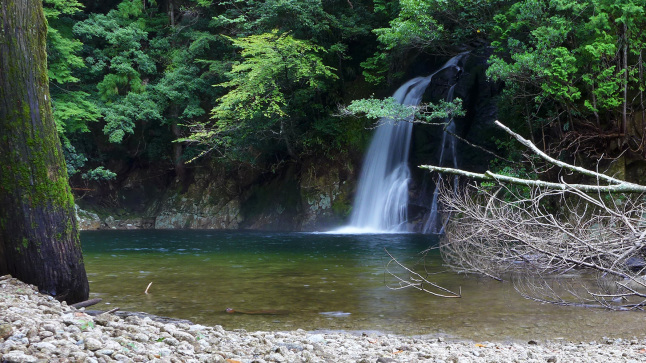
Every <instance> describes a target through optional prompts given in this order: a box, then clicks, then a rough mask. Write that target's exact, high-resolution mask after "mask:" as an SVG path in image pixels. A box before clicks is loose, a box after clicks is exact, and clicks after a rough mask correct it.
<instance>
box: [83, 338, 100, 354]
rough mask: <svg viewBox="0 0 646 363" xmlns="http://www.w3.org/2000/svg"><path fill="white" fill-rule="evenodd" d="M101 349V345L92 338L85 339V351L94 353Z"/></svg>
mask: <svg viewBox="0 0 646 363" xmlns="http://www.w3.org/2000/svg"><path fill="white" fill-rule="evenodd" d="M101 348H103V343H101V342H100V341H99V340H97V339H94V338H87V339H85V349H87V350H91V351H95V350H99V349H101Z"/></svg>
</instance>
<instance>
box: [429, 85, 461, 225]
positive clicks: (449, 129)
mask: <svg viewBox="0 0 646 363" xmlns="http://www.w3.org/2000/svg"><path fill="white" fill-rule="evenodd" d="M454 89H455V85H453V86H451V88H450V89H449V92H448V94H447V96H446V100H447V101H449V102H450V101H453V92H454ZM445 121H447V120H445ZM448 121H449V123H448V124H447V125H446V130H445V131H444V133H443V134H442V143H441V144H440V158H439V160H438V161H437V166H446V162H445V157H446V159H449V158H450V160H451V166H452V167H453V168H455V169H457V168H458V157H457V152H456V149H455V136H454V135H455V122H454V121H453V120H448ZM442 181H443V179H442V174H438V178H437V182H436V184H435V190H434V191H433V200H432V201H431V211H430V213H429V217H428V219H427V220H426V222H425V223H424V227H423V228H422V232H423V233H442V220H441V215H440V212H439V208H438V204H439V203H438V199H439V194H440V189H439V184H440V183H441V182H442ZM457 184H458V177H457V175H455V176H453V185H454V187H457Z"/></svg>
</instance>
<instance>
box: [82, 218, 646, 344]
mask: <svg viewBox="0 0 646 363" xmlns="http://www.w3.org/2000/svg"><path fill="white" fill-rule="evenodd" d="M436 238H437V237H435V236H433V235H421V234H374V235H366V234H361V235H342V234H327V233H297V232H287V233H280V232H257V231H211V230H209V231H206V230H132V231H85V232H81V241H82V244H83V250H84V255H85V267H86V270H87V273H88V278H89V280H90V290H91V296H90V297H91V298H96V297H100V298H102V299H103V302H102V303H101V304H99V305H95V306H93V307H91V308H89V309H99V310H109V309H112V308H115V307H119V308H120V309H121V310H130V311H143V312H146V313H150V314H156V315H162V316H168V317H173V318H182V319H189V320H191V321H193V322H196V323H200V324H206V325H216V324H217V325H222V326H223V327H224V328H225V329H228V330H233V329H245V330H247V331H255V330H274V331H281V330H295V329H304V330H309V331H312V330H324V331H325V330H346V331H360V332H373V331H379V332H388V333H396V334H404V335H423V334H432V335H437V336H445V337H449V338H467V339H474V340H498V341H499V340H518V339H520V340H530V339H533V340H535V339H559V338H563V339H567V340H574V341H579V340H580V341H590V340H601V339H602V337H606V336H607V337H621V338H631V337H633V336H641V335H642V334H643V326H644V324H645V323H646V313H643V312H610V311H605V310H599V309H585V308H574V307H562V306H555V305H549V304H540V303H537V302H534V301H529V300H526V299H523V298H522V297H521V296H520V295H519V294H518V293H517V292H516V291H515V290H514V288H513V285H512V284H511V283H500V282H496V281H493V280H490V279H485V278H478V277H466V276H462V275H458V274H456V273H453V272H451V271H447V270H446V269H445V268H444V267H443V266H442V259H441V257H440V254H439V252H438V251H437V250H436V249H431V250H430V251H429V252H428V253H426V254H422V253H421V252H422V251H424V250H427V249H428V248H429V247H433V246H436V245H437V239H436ZM386 250H387V251H388V252H389V253H391V254H392V255H393V256H395V257H396V258H397V259H398V260H399V261H400V262H402V263H403V264H404V265H406V266H408V267H411V268H413V267H415V270H416V271H420V272H421V271H426V272H425V273H429V274H430V275H428V279H429V281H432V282H435V283H438V284H439V285H441V286H443V287H445V288H448V289H450V290H453V291H460V290H461V292H462V298H459V299H446V298H438V297H434V296H431V295H429V294H427V293H424V292H420V291H418V290H414V289H412V288H407V289H393V287H397V286H398V285H397V280H396V279H395V278H394V277H393V276H391V275H390V274H389V273H387V272H386V264H387V263H388V261H389V260H390V258H389V257H388V254H387V253H386ZM424 256H425V258H424ZM423 258H424V260H422V259H423ZM391 266H392V265H391ZM393 272H394V273H396V274H397V275H398V276H400V277H402V278H404V279H405V278H407V276H408V275H407V274H406V272H405V271H403V270H402V269H399V270H397V269H394V270H393ZM151 282H152V284H151V285H150V288H149V290H148V294H145V293H144V291H145V290H146V288H147V287H148V285H149V283H151ZM227 308H230V309H234V310H238V311H246V312H254V313H260V314H241V313H233V314H231V313H227V312H226V311H225V310H226V309H227Z"/></svg>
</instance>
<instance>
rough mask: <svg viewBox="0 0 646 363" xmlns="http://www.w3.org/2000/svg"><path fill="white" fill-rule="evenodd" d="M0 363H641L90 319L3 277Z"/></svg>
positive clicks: (562, 348)
mask: <svg viewBox="0 0 646 363" xmlns="http://www.w3.org/2000/svg"><path fill="white" fill-rule="evenodd" d="M0 362H226V363H237V362H240V363H251V362H257V363H262V362H365V363H367V362H371V363H378V362H382V363H385V362H402V363H403V362H438V363H440V362H447V363H448V362H451V363H468V362H606V363H609V362H646V332H645V335H644V336H641V337H632V338H631V339H626V338H611V337H608V338H603V339H602V341H598V342H596V341H592V342H570V341H563V340H554V341H550V340H540V341H528V342H509V341H507V342H495V341H483V342H476V341H468V340H452V339H447V338H443V337H433V336H412V337H411V336H402V335H391V334H380V333H375V332H369V333H362V332H322V331H305V330H296V331H272V332H270V331H256V332H250V331H249V332H248V331H245V330H242V329H240V330H233V331H227V330H224V329H223V328H222V327H221V326H219V325H216V326H205V325H200V324H194V323H193V322H188V321H181V320H176V321H175V320H172V319H162V318H158V317H155V316H148V315H146V314H139V315H130V316H125V317H123V316H120V315H116V314H115V313H103V314H97V313H96V312H91V311H85V309H84V308H80V309H76V308H74V307H71V306H68V305H67V304H65V303H60V302H58V301H57V300H55V299H54V298H52V297H51V296H47V295H43V294H40V293H38V291H37V289H36V287H34V286H32V285H27V284H25V283H23V282H21V281H19V280H17V279H15V278H12V277H11V276H8V275H7V276H2V277H0Z"/></svg>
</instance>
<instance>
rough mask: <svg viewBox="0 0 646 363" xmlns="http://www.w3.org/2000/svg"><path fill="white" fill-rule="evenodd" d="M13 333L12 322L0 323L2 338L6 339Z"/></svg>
mask: <svg viewBox="0 0 646 363" xmlns="http://www.w3.org/2000/svg"><path fill="white" fill-rule="evenodd" d="M12 333H13V327H12V326H11V324H6V323H5V324H0V339H6V338H7V337H9V336H10V335H11V334H12Z"/></svg>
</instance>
